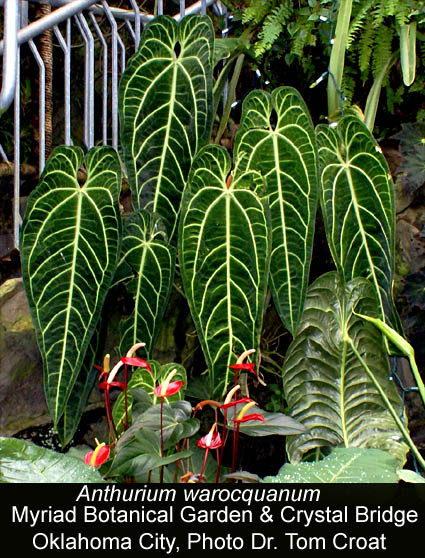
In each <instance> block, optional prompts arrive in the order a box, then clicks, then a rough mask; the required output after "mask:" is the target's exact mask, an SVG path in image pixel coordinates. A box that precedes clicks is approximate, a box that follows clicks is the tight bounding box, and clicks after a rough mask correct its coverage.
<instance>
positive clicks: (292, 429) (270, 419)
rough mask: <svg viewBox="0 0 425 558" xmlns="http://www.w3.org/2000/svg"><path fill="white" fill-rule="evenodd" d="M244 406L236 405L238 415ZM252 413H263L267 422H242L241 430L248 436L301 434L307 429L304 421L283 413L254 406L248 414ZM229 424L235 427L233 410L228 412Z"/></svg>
mask: <svg viewBox="0 0 425 558" xmlns="http://www.w3.org/2000/svg"><path fill="white" fill-rule="evenodd" d="M243 406H244V404H241V405H236V415H237V414H238V413H239V411H240V410H241V408H242V407H243ZM250 413H255V414H259V415H262V416H263V417H264V418H265V419H266V422H262V421H261V420H252V421H247V422H242V423H241V424H240V425H239V432H241V433H243V434H247V435H248V436H272V435H275V434H279V435H280V436H289V435H290V434H292V435H294V434H301V433H303V432H306V430H307V428H306V427H305V426H304V425H303V424H302V423H300V422H298V421H296V420H294V419H293V418H291V417H289V416H288V415H284V414H283V413H269V412H268V411H264V410H263V409H260V408H259V407H253V408H252V409H251V410H250V411H249V412H248V413H247V414H250ZM227 424H228V426H229V427H230V428H234V426H233V412H232V413H228V415H227Z"/></svg>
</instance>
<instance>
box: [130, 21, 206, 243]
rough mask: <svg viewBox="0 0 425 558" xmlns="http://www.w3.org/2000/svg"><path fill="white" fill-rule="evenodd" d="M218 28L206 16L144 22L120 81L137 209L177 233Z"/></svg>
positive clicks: (201, 132)
mask: <svg viewBox="0 0 425 558" xmlns="http://www.w3.org/2000/svg"><path fill="white" fill-rule="evenodd" d="M213 54H214V31H213V28H212V24H211V21H210V19H209V18H207V17H205V16H197V15H196V16H188V17H186V18H183V20H182V21H181V22H180V24H177V23H176V22H175V21H174V20H173V19H172V18H170V17H168V16H161V17H158V18H156V19H155V20H154V21H152V23H150V24H149V25H147V26H146V28H145V30H144V32H143V34H142V38H141V41H140V47H139V50H138V51H137V53H136V54H135V55H134V56H133V57H132V58H131V60H130V61H129V63H128V66H127V68H126V71H125V72H124V74H123V77H122V79H121V83H120V91H119V97H120V103H119V107H120V117H121V142H122V147H123V152H124V161H125V165H126V169H127V173H128V179H129V182H130V187H131V192H132V200H133V205H134V207H135V208H142V209H148V210H149V211H152V212H154V213H157V214H158V215H160V216H161V217H162V218H163V219H164V222H165V225H166V228H167V231H168V234H169V238H170V240H171V239H172V236H173V233H174V230H175V227H176V223H177V218H178V212H179V206H180V201H181V196H182V192H183V188H184V185H185V182H186V179H187V175H188V172H189V168H190V163H191V160H192V158H193V157H194V155H195V153H196V151H197V150H198V149H199V148H200V147H201V146H202V145H203V144H204V143H205V142H206V140H207V139H208V136H209V132H210V127H211V111H212V64H213Z"/></svg>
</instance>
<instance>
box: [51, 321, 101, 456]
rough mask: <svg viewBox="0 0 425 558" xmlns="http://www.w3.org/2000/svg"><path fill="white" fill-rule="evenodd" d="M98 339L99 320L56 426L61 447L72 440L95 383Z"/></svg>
mask: <svg viewBox="0 0 425 558" xmlns="http://www.w3.org/2000/svg"><path fill="white" fill-rule="evenodd" d="M99 337H100V320H99V322H98V324H97V326H96V329H95V332H94V334H93V336H92V338H91V340H90V343H89V346H88V349H87V352H86V356H85V358H84V361H83V364H82V366H81V368H80V372H79V374H78V376H77V379H76V380H75V384H74V388H73V390H72V392H71V394H70V396H69V398H68V401H67V402H66V407H65V410H64V412H63V414H62V416H61V418H60V419H59V422H58V424H57V426H56V431H57V434H58V436H59V439H60V441H61V444H62V447H65V446H66V445H67V444H69V442H70V441H71V440H72V437H73V436H74V434H75V431H76V430H77V428H78V424H79V422H80V419H81V415H82V414H83V412H84V409H85V407H86V404H87V401H88V398H89V396H90V392H91V390H92V389H93V386H94V384H95V382H96V378H97V376H98V374H99V372H98V371H97V370H96V368H95V367H94V366H93V365H94V363H95V362H96V359H97V358H99V356H100V355H99V354H98V347H99Z"/></svg>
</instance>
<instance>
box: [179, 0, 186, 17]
mask: <svg viewBox="0 0 425 558" xmlns="http://www.w3.org/2000/svg"><path fill="white" fill-rule="evenodd" d="M185 11H186V0H180V17H181V18H182V17H184V14H185Z"/></svg>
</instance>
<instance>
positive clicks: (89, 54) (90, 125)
mask: <svg viewBox="0 0 425 558" xmlns="http://www.w3.org/2000/svg"><path fill="white" fill-rule="evenodd" d="M76 21H77V24H78V27H79V29H80V32H81V36H82V38H83V41H84V43H85V47H86V56H85V83H84V89H85V95H84V141H85V144H86V146H87V148H91V147H93V146H94V39H93V35H92V32H91V31H90V28H89V26H88V24H87V21H86V19H85V17H84V16H83V15H82V14H78V15H77V18H76Z"/></svg>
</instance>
